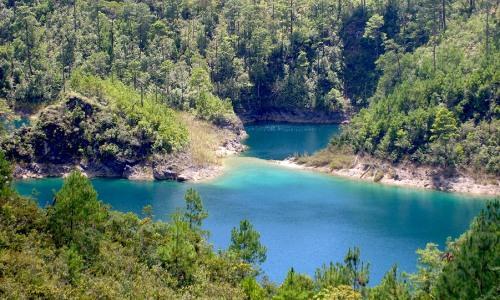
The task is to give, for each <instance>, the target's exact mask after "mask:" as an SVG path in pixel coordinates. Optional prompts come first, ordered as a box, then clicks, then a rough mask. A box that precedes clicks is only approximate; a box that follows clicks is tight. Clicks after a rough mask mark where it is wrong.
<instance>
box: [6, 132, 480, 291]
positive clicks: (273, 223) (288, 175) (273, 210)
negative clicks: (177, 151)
mask: <svg viewBox="0 0 500 300" xmlns="http://www.w3.org/2000/svg"><path fill="white" fill-rule="evenodd" d="M335 132H337V127H336V126H329V125H327V126H318V125H315V126H311V125H284V124H281V125H255V126H252V127H249V128H248V133H249V135H250V138H249V140H248V144H249V146H250V147H251V148H250V150H249V151H248V152H247V153H246V154H245V156H242V157H234V158H230V159H228V160H227V161H226V164H227V171H226V172H225V174H224V175H223V176H221V177H219V178H217V179H215V180H212V181H209V182H204V183H198V184H180V183H175V182H134V181H127V180H117V179H95V180H93V183H94V186H95V188H96V189H97V191H98V192H99V196H100V198H101V199H102V200H103V201H105V202H107V203H109V204H110V205H111V206H112V207H113V208H114V209H118V210H121V211H126V212H128V211H131V212H136V213H140V212H141V210H142V207H144V206H145V205H148V204H151V205H152V206H153V208H154V214H155V216H156V218H158V219H164V220H166V219H168V216H169V214H171V213H172V212H173V211H174V210H175V209H176V208H178V207H183V205H184V203H183V195H184V192H185V190H186V189H188V188H189V187H194V188H196V189H197V190H198V191H199V192H200V194H201V195H202V197H203V201H204V204H205V206H206V208H207V210H208V211H209V214H210V216H209V218H208V219H207V220H206V221H205V227H206V228H207V229H208V230H210V232H211V235H210V241H211V242H212V243H213V244H214V247H216V248H227V246H228V245H229V242H230V231H231V228H232V227H234V226H236V225H237V224H238V223H239V221H240V220H241V219H243V218H248V219H249V220H250V221H251V222H252V223H253V224H254V226H255V227H256V229H257V230H258V231H260V233H261V238H262V242H263V243H264V244H265V245H266V247H267V248H268V253H267V261H266V262H265V263H264V264H263V266H262V268H263V270H264V271H265V273H266V274H267V275H268V276H269V277H270V278H271V279H272V280H275V281H281V280H282V279H283V278H284V276H285V274H286V272H287V270H288V269H289V268H290V267H294V268H295V269H296V270H298V271H300V272H305V273H308V274H310V275H313V274H314V270H315V269H316V268H317V267H319V266H320V265H321V264H323V263H328V262H330V261H341V260H342V259H343V257H344V254H345V253H346V251H347V249H348V248H349V247H353V246H359V247H360V248H361V254H362V257H363V258H364V259H365V260H367V261H369V262H370V263H371V283H372V284H373V283H377V282H378V281H379V280H380V279H381V277H382V276H383V274H384V273H385V272H386V271H387V270H388V269H389V268H390V267H391V266H392V265H393V264H395V263H397V264H398V265H399V266H400V268H401V269H402V270H404V271H408V272H411V271H415V263H416V255H415V250H416V249H417V248H422V247H425V244H426V243H427V242H429V241H432V242H435V243H438V244H440V245H443V244H444V242H445V241H446V238H447V237H448V236H452V237H457V236H458V235H460V234H461V233H462V232H463V231H464V230H466V229H467V228H468V224H469V222H470V221H471V219H472V218H473V217H474V215H476V214H477V212H478V211H479V210H480V209H481V208H482V207H484V204H485V202H484V201H483V200H481V199H473V198H470V197H466V196H463V195H458V194H447V193H441V192H430V191H422V190H416V189H405V188H398V187H388V186H382V185H378V184H371V183H364V182H356V181H350V180H347V179H341V178H336V177H332V176H327V175H323V174H318V173H313V172H309V171H301V170H292V169H288V168H284V167H280V166H277V165H275V164H273V163H270V162H267V161H265V160H263V159H260V158H265V159H270V158H271V159H281V158H284V157H287V156H289V155H291V154H293V153H302V152H309V153H310V152H313V151H314V150H316V149H319V148H321V147H323V146H324V145H326V143H327V142H328V137H329V136H330V135H331V134H334V133H335ZM252 156H253V157H252ZM255 157H259V158H255ZM61 184H62V181H61V180H60V179H43V180H29V181H20V182H18V183H17V184H16V186H17V188H18V190H19V191H20V192H21V193H23V194H27V195H29V194H32V191H33V189H36V193H35V196H36V197H37V199H39V202H40V204H41V205H45V204H47V203H48V202H49V201H50V200H51V196H52V193H53V191H54V190H57V189H58V188H59V187H60V186H61Z"/></svg>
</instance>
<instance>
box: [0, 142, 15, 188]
mask: <svg viewBox="0 0 500 300" xmlns="http://www.w3.org/2000/svg"><path fill="white" fill-rule="evenodd" d="M11 184H12V166H11V164H10V163H9V162H8V161H7V159H5V154H4V153H3V151H0V194H2V195H3V194H4V193H6V192H7V191H8V190H10V188H11Z"/></svg>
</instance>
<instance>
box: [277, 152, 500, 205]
mask: <svg viewBox="0 0 500 300" xmlns="http://www.w3.org/2000/svg"><path fill="white" fill-rule="evenodd" d="M275 163H276V164H278V165H280V166H284V167H288V168H294V169H304V170H312V171H317V172H322V173H327V174H331V175H334V176H340V177H345V178H351V179H355V180H363V181H370V182H378V183H381V184H387V185H395V186H403V187H412V188H423V189H432V190H439V191H446V192H455V193H465V194H471V195H486V196H500V185H499V182H498V179H496V180H494V181H495V182H488V183H479V182H477V181H476V180H474V179H473V178H471V177H469V176H466V175H464V174H454V175H453V176H445V175H443V174H437V173H436V172H435V171H433V170H432V169H430V168H428V167H415V166H411V165H405V166H390V167H386V169H385V172H378V170H380V169H376V168H373V167H372V166H370V165H368V164H366V163H363V162H358V163H356V164H355V165H354V166H353V167H351V168H348V169H339V170H331V169H329V168H328V167H312V166H306V165H301V164H298V163H297V162H295V161H294V160H293V159H286V160H282V161H275ZM381 176H383V177H381Z"/></svg>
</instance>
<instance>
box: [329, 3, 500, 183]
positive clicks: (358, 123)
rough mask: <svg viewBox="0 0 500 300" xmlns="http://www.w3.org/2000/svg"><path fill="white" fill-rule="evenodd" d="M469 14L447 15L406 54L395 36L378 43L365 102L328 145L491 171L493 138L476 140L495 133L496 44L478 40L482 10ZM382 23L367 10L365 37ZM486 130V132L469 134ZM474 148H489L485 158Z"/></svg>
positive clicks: (495, 157) (495, 155) (382, 156)
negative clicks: (373, 82) (375, 74)
mask: <svg viewBox="0 0 500 300" xmlns="http://www.w3.org/2000/svg"><path fill="white" fill-rule="evenodd" d="M423 5H427V4H425V3H424V4H423ZM429 5H430V4H429ZM430 17H431V23H432V24H434V23H433V22H434V21H436V20H434V19H432V16H430ZM469 17H470V18H469ZM469 17H467V18H466V20H465V21H464V19H463V18H461V17H459V16H458V14H457V15H454V17H453V18H452V17H450V20H448V22H447V25H446V31H445V32H441V33H440V35H439V39H437V38H434V39H433V40H431V41H430V42H428V43H427V44H423V45H421V46H420V47H418V48H416V49H415V51H414V52H407V53H404V47H403V48H402V47H401V46H402V45H401V40H398V39H388V40H386V41H385V42H384V44H385V46H384V47H385V50H386V52H385V54H383V55H381V56H380V58H379V59H378V60H377V66H378V68H379V69H380V70H381V71H383V73H382V76H381V77H380V80H379V81H378V86H377V89H376V91H375V93H374V95H373V97H372V98H371V103H370V105H369V107H368V108H366V109H362V110H361V111H360V112H359V113H358V114H357V115H356V116H354V117H353V119H352V122H351V123H350V124H349V125H347V126H345V128H344V130H343V132H342V134H341V136H340V137H338V138H337V140H336V141H335V142H334V143H336V144H340V145H346V146H351V147H353V150H354V152H356V153H363V154H369V155H372V156H375V157H377V158H380V159H384V160H389V161H391V162H400V161H404V160H406V161H412V162H415V163H420V164H431V165H436V166H442V167H444V168H447V167H455V168H459V169H466V170H468V169H474V171H480V172H482V173H485V172H487V173H492V174H495V175H498V174H497V173H498V172H497V170H496V169H497V168H496V167H495V165H496V164H497V163H496V162H497V161H498V153H493V152H492V149H493V148H494V147H497V146H498V144H499V142H500V141H499V139H498V136H497V135H495V134H492V135H489V139H484V141H485V143H484V146H479V144H478V142H477V140H478V139H482V138H481V136H484V135H488V134H489V133H494V132H496V131H498V122H497V120H498V112H497V109H496V107H497V105H498V103H497V102H498V101H497V99H498V87H497V84H496V81H497V79H495V78H498V69H499V66H498V62H499V61H498V59H495V58H493V57H491V56H490V55H491V53H498V48H497V45H496V44H495V45H493V44H492V45H491V47H489V48H488V49H487V48H486V47H485V45H484V40H483V39H482V36H483V34H484V32H483V30H484V25H485V24H484V20H485V19H484V18H485V12H484V11H483V12H478V13H477V14H474V15H472V16H469ZM421 18H424V16H423V15H422V17H421ZM384 21H385V18H384ZM431 23H429V24H431ZM382 24H384V25H382ZM435 24H437V25H439V24H438V23H435ZM437 25H436V26H437ZM384 26H385V23H382V22H381V20H380V17H377V16H376V15H374V16H373V17H372V18H371V19H370V22H368V24H367V28H366V30H365V35H366V36H367V38H370V39H372V40H373V39H374V36H375V35H376V32H377V30H376V29H377V28H383V27H384ZM426 26H427V25H426ZM429 26H431V25H429ZM432 26H434V25H432ZM440 26H443V27H444V25H443V23H441V25H440ZM424 29H425V27H424ZM495 30H496V29H495ZM429 32H432V30H430V31H429ZM400 34H402V33H400ZM486 124H488V125H486ZM471 127H476V128H475V129H472V128H471ZM486 127H488V131H489V133H486V132H483V133H479V132H478V133H476V134H473V133H472V131H470V130H478V131H480V130H485V128H486ZM469 134H470V136H469V137H468V135H469ZM486 140H487V141H486ZM479 148H482V149H479ZM473 149H474V150H473ZM481 151H483V153H489V155H488V158H486V157H485V156H482V155H480V153H481ZM478 160H482V161H483V163H482V164H480V163H479V162H478Z"/></svg>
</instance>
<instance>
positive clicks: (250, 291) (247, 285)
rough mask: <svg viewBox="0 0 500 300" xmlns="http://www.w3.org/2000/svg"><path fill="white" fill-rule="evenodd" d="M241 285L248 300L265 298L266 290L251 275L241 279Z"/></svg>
mask: <svg viewBox="0 0 500 300" xmlns="http://www.w3.org/2000/svg"><path fill="white" fill-rule="evenodd" d="M241 287H242V288H243V290H244V291H245V295H246V297H247V299H249V300H262V299H267V297H266V291H265V290H264V289H263V288H262V287H261V286H260V285H259V283H258V282H257V280H256V279H255V278H253V277H247V278H245V279H243V280H242V281H241Z"/></svg>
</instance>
